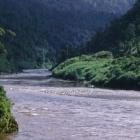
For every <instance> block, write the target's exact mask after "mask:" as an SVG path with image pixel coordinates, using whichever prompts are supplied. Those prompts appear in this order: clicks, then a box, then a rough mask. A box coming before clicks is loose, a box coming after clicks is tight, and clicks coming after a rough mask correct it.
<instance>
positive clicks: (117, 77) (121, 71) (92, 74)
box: [53, 52, 140, 89]
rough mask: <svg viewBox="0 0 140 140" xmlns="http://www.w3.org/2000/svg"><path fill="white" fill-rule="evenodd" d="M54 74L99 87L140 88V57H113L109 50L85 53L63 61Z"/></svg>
mask: <svg viewBox="0 0 140 140" xmlns="http://www.w3.org/2000/svg"><path fill="white" fill-rule="evenodd" d="M53 75H54V76H55V77H59V78H63V79H70V80H76V81H82V82H85V81H86V83H88V84H92V85H95V86H98V87H110V88H123V89H140V58H139V57H122V58H113V56H112V55H111V54H110V53H109V52H99V53H96V54H94V55H83V56H80V57H75V58H72V59H69V60H67V61H65V62H63V63H61V64H60V65H59V66H57V67H56V68H55V69H54V70H53Z"/></svg>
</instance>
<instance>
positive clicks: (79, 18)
mask: <svg viewBox="0 0 140 140" xmlns="http://www.w3.org/2000/svg"><path fill="white" fill-rule="evenodd" d="M134 1H135V0H123V1H122V0H111V1H110V0H104V1H103V0H76V1H75V0H1V1H0V25H1V26H2V27H4V28H5V29H10V30H11V31H14V32H15V33H16V37H15V38H12V39H11V38H8V37H6V39H5V42H6V46H7V51H8V58H9V60H10V61H11V62H13V63H15V64H14V65H15V67H16V69H23V68H35V67H43V66H46V65H47V66H48V65H51V64H53V63H56V62H59V61H60V59H61V58H60V57H61V56H62V55H61V54H62V52H63V51H62V50H63V49H62V48H65V47H66V46H67V47H77V46H79V45H81V44H84V43H85V42H86V41H87V40H89V39H90V37H91V36H93V35H94V34H95V32H97V31H99V30H102V29H103V28H104V27H105V26H106V25H107V24H109V23H110V21H111V20H112V19H114V18H117V17H119V16H120V15H122V14H124V13H125V12H126V11H127V10H128V9H129V8H130V7H131V6H132V5H133V3H134ZM62 59H63V58H62Z"/></svg>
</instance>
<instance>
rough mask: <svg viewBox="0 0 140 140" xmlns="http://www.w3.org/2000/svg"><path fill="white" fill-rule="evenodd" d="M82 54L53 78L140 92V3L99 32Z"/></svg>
mask: <svg viewBox="0 0 140 140" xmlns="http://www.w3.org/2000/svg"><path fill="white" fill-rule="evenodd" d="M103 50H105V51H103ZM83 53H86V55H82V56H78V57H75V58H71V59H68V60H66V61H65V62H63V63H61V64H60V65H59V66H57V67H56V68H55V69H54V70H53V75H54V76H55V77H62V78H64V79H72V80H78V81H86V82H87V83H89V84H93V85H95V86H99V87H110V88H123V89H140V0H137V2H136V4H135V5H134V7H133V8H132V9H131V10H130V11H128V13H127V14H126V15H124V16H122V17H121V18H120V19H118V20H116V21H113V23H112V24H111V25H110V26H109V27H107V28H106V30H105V31H104V32H102V33H97V35H96V36H95V37H93V39H92V40H91V41H89V42H88V43H87V45H86V46H85V47H84V48H83Z"/></svg>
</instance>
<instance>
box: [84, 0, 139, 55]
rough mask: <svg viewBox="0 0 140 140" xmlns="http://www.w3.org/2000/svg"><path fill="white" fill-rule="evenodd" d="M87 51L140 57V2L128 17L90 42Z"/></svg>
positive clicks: (118, 21)
mask: <svg viewBox="0 0 140 140" xmlns="http://www.w3.org/2000/svg"><path fill="white" fill-rule="evenodd" d="M85 49H86V50H87V53H88V52H97V51H100V50H109V51H112V52H113V54H114V55H115V56H123V55H140V0H137V2H136V4H135V5H134V7H133V8H132V9H131V10H130V11H129V12H128V13H127V14H126V15H124V16H123V17H122V18H120V19H118V20H116V21H114V22H112V24H111V26H109V27H108V28H107V29H106V30H105V31H104V32H103V33H98V34H97V35H96V36H95V37H94V38H93V39H92V40H91V41H89V43H88V44H87V46H86V48H85Z"/></svg>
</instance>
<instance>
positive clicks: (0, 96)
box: [0, 87, 18, 134]
mask: <svg viewBox="0 0 140 140" xmlns="http://www.w3.org/2000/svg"><path fill="white" fill-rule="evenodd" d="M17 130H18V125H17V122H16V121H15V119H14V118H13V116H12V114H11V103H10V101H9V99H8V98H7V97H6V94H5V91H4V89H3V88H2V87H0V134H5V133H12V132H16V131H17Z"/></svg>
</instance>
